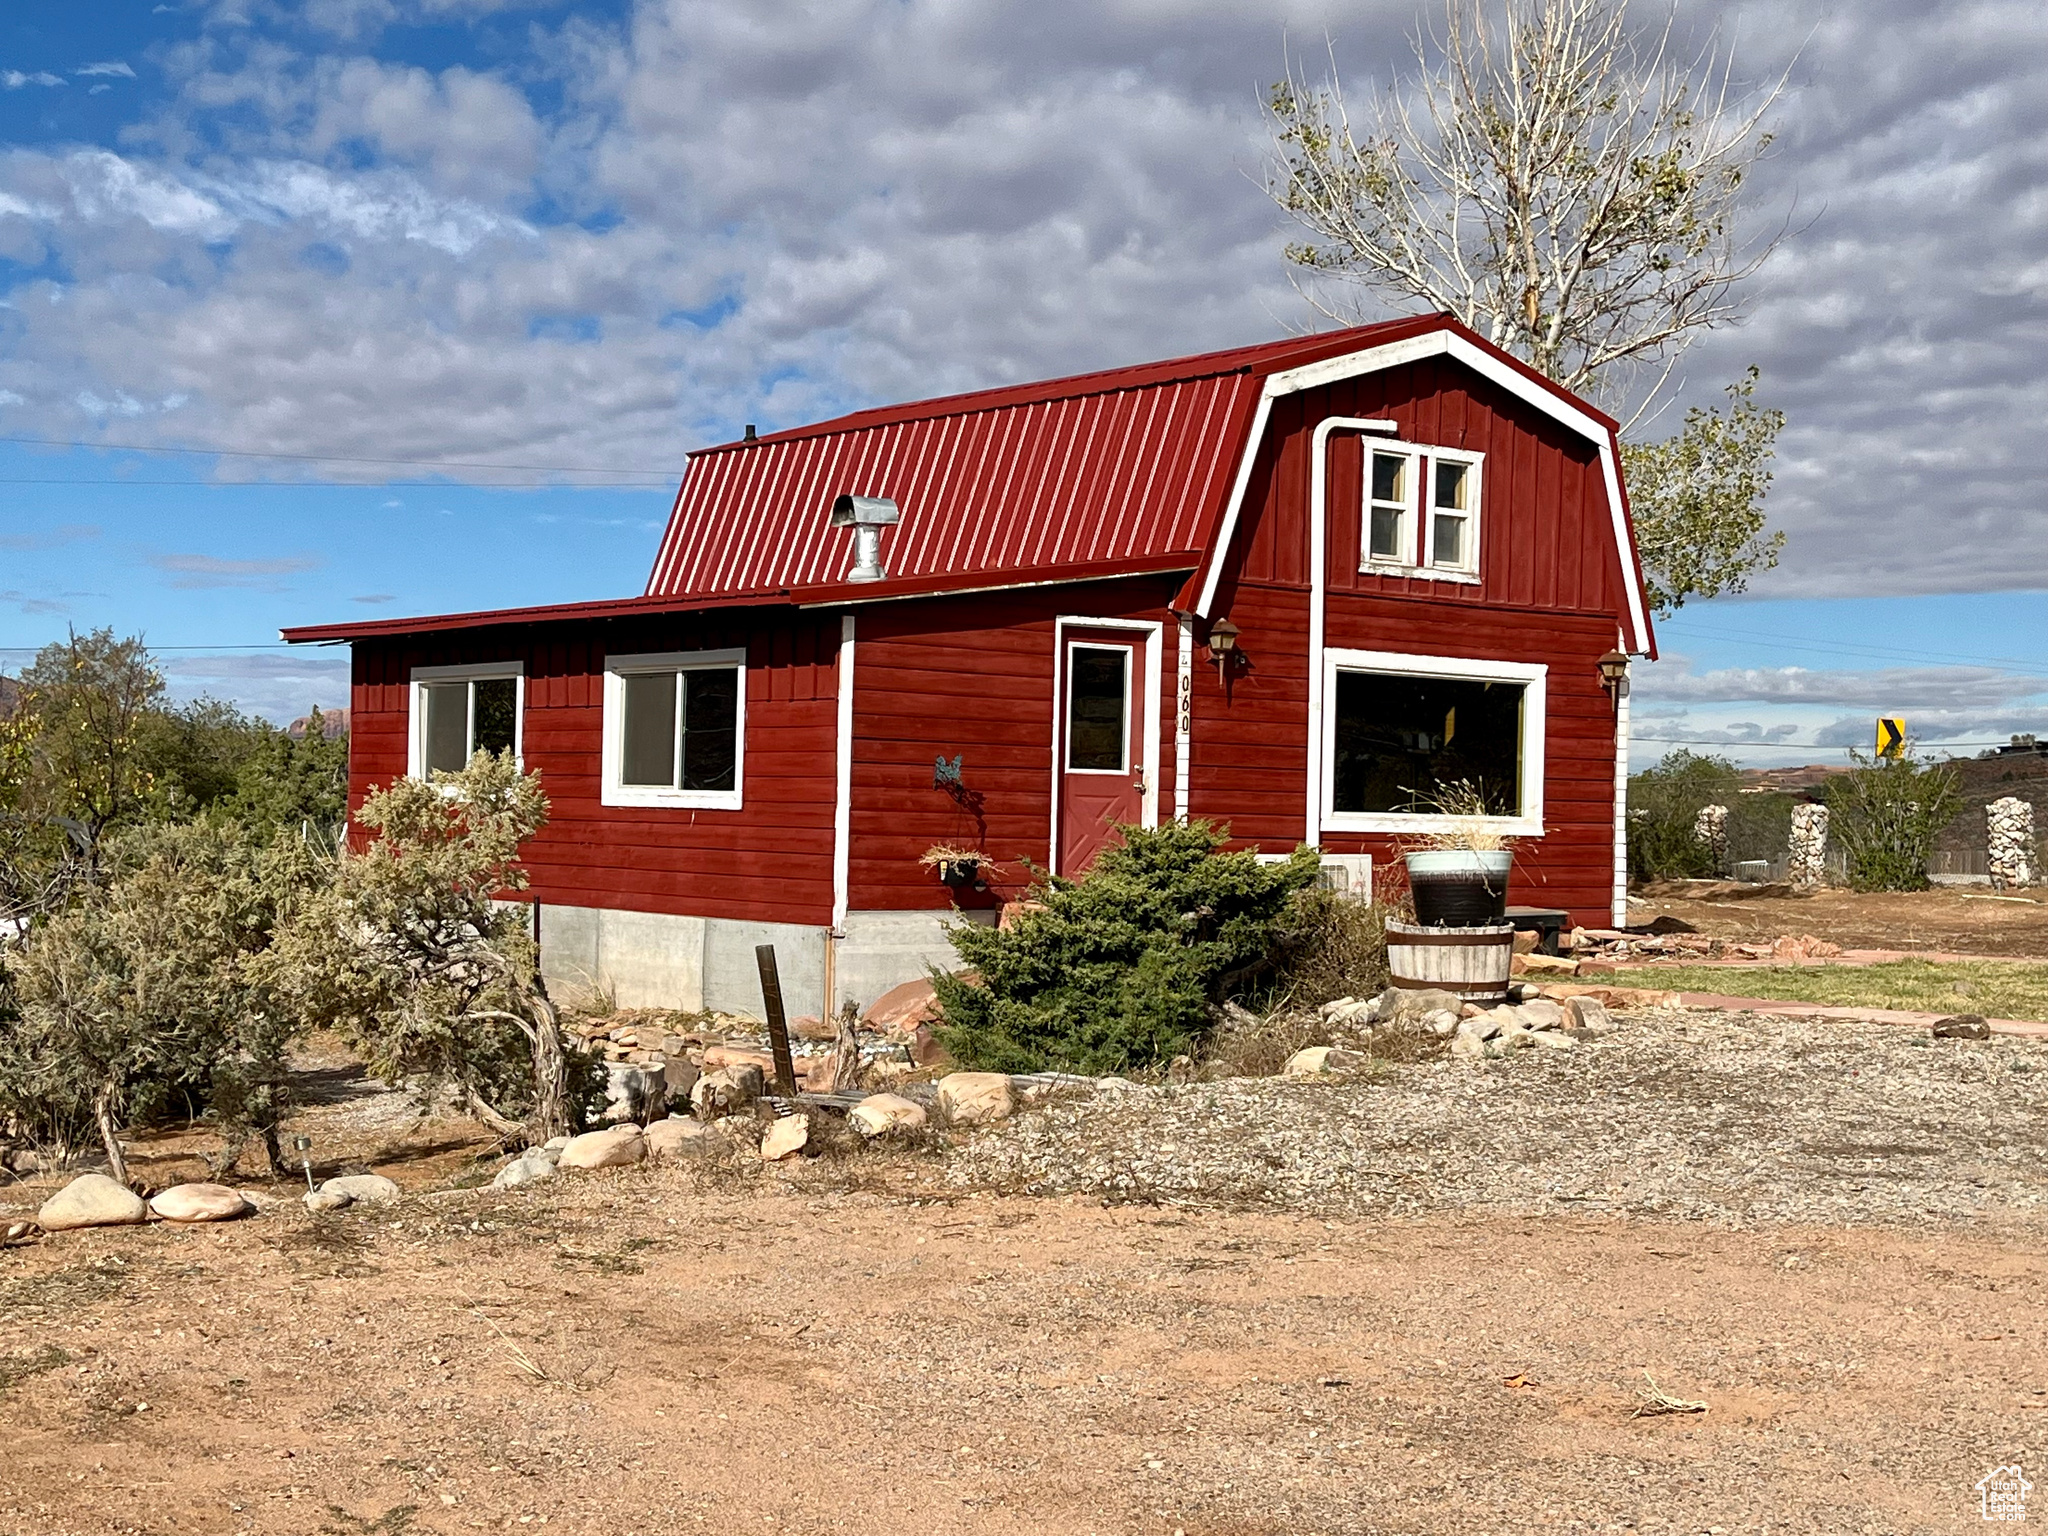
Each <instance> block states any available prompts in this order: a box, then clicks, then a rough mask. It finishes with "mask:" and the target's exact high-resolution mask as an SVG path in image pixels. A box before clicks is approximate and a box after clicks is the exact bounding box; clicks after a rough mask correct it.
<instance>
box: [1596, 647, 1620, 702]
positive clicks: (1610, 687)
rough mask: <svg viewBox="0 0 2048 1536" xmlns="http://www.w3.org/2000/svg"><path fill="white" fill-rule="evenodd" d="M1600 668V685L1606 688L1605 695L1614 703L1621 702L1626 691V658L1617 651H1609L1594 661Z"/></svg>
mask: <svg viewBox="0 0 2048 1536" xmlns="http://www.w3.org/2000/svg"><path fill="white" fill-rule="evenodd" d="M1596 665H1597V666H1598V667H1599V668H1600V686H1601V687H1602V688H1605V689H1606V690H1607V696H1608V697H1609V698H1610V699H1613V700H1614V701H1615V702H1616V703H1620V702H1621V697H1622V695H1623V694H1625V693H1627V692H1628V658H1627V657H1626V656H1624V655H1622V654H1621V652H1619V651H1609V652H1608V653H1607V654H1606V655H1605V656H1602V657H1601V658H1600V660H1599V661H1598V662H1597V663H1596Z"/></svg>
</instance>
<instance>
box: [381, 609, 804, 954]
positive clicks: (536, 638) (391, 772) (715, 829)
mask: <svg viewBox="0 0 2048 1536" xmlns="http://www.w3.org/2000/svg"><path fill="white" fill-rule="evenodd" d="M742 646H744V647H745V649H746V652H747V741H746V772H745V784H744V793H743V800H742V805H741V808H740V809H739V810H737V811H724V810H686V809H674V810H669V809H658V810H649V809H641V808H632V807H621V806H607V805H604V804H603V803H602V802H601V784H600V772H601V762H602V743H603V734H604V720H603V700H604V658H605V656H606V655H607V654H613V655H625V654H638V653H645V652H653V651H688V650H719V649H725V648H733V649H737V648H739V647H742ZM838 647H839V620H838V617H837V616H836V615H829V616H827V615H814V614H803V615H798V616H791V615H789V614H788V613H780V614H776V615H773V616H768V615H746V616H741V617H737V618H735V617H721V616H716V615H705V616H701V617H696V616H679V617H677V618H675V619H657V620H636V621H631V622H618V621H612V622H607V623H573V622H571V623H564V624H549V625H528V626H520V627H507V628H505V629H484V630H465V631H461V632H458V633H453V634H447V635H423V636H419V637H415V638H411V639H407V640H401V641H389V642H387V641H359V642H357V644H356V647H355V651H356V657H355V667H354V682H353V687H352V708H353V710H354V715H353V717H352V725H353V739H352V743H351V752H350V762H349V800H350V806H351V808H353V807H354V806H356V805H358V804H360V803H361V800H362V796H363V794H364V793H365V792H366V791H367V790H368V789H369V788H370V787H371V786H372V785H375V784H383V783H388V782H390V781H391V780H392V779H394V778H398V777H402V776H403V775H404V773H405V771H406V747H407V739H408V738H407V731H408V724H407V709H408V705H409V697H410V689H409V680H410V677H411V673H412V669H413V668H414V667H416V666H447V665H460V664H468V663H473V662H486V661H508V660H517V661H520V662H522V663H523V664H524V665H525V668H526V706H525V708H526V713H525V720H524V724H523V728H522V729H523V740H522V745H523V749H524V759H525V764H526V766H527V767H528V768H529V769H534V770H538V771H539V773H540V776H541V787H542V789H543V790H545V791H546V793H547V796H548V800H549V803H550V812H549V817H548V824H547V826H545V827H544V828H542V830H541V832H540V834H539V835H538V836H537V837H535V838H534V839H533V841H532V842H531V843H529V844H528V845H527V850H526V857H525V862H526V865H527V868H528V870H529V872H530V874H531V876H532V881H533V887H532V890H533V894H534V896H535V897H537V898H538V899H539V900H541V901H542V902H546V903H551V904H560V905H566V906H579V907H606V908H613V909H618V910H625V911H636V912H663V913H673V914H679V915H687V916H697V917H718V918H732V919H738V920H748V921H759V922H782V923H815V924H818V925H819V926H823V925H825V924H827V923H829V922H830V921H831V917H832V813H833V804H834V795H835V779H834V742H835V731H836V724H837V699H838Z"/></svg>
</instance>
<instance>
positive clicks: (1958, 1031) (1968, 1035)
mask: <svg viewBox="0 0 2048 1536" xmlns="http://www.w3.org/2000/svg"><path fill="white" fill-rule="evenodd" d="M1934 1038H1935V1039H1937V1040H1989V1039H1990V1038H1991V1026H1990V1025H1989V1024H1987V1023H1986V1022H1985V1021H1984V1016H1983V1015H1982V1014H1981V1013H1959V1014H1956V1015H1955V1016H1954V1017H1953V1018H1947V1019H1943V1020H1941V1021H1940V1022H1939V1023H1937V1024H1936V1025H1935V1026H1934Z"/></svg>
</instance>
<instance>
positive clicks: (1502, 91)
mask: <svg viewBox="0 0 2048 1536" xmlns="http://www.w3.org/2000/svg"><path fill="white" fill-rule="evenodd" d="M1663 15H1664V20H1663V23H1662V26H1661V27H1660V28H1653V29H1650V30H1648V31H1645V30H1641V29H1638V28H1636V27H1633V26H1631V25H1630V23H1629V19H1628V7H1627V4H1626V0H1446V4H1445V9H1444V21H1443V26H1442V30H1441V32H1440V33H1432V34H1430V35H1429V36H1427V37H1422V36H1418V37H1417V38H1416V40H1415V55H1416V62H1417V68H1416V71H1415V72H1414V74H1413V75H1412V76H1411V77H1410V78H1408V79H1405V80H1397V81H1395V82H1392V83H1391V84H1390V85H1389V86H1388V87H1387V88H1386V89H1385V90H1384V91H1382V92H1381V93H1380V94H1379V95H1378V96H1377V97H1376V98H1375V99H1374V100H1373V101H1372V103H1371V104H1370V105H1369V106H1368V107H1367V108H1366V109H1365V112H1364V113H1363V116H1362V118H1361V119H1360V120H1354V118H1353V116H1352V112H1351V109H1350V106H1349V105H1348V104H1347V102H1346V99H1345V95H1344V91H1343V87H1342V84H1341V82H1340V81H1339V80H1338V79H1337V78H1336V75H1335V73H1334V71H1333V72H1332V74H1331V76H1330V77H1329V79H1328V80H1327V81H1326V82H1325V83H1323V84H1320V85H1316V84H1311V83H1309V82H1306V81H1304V80H1301V79H1298V78H1296V77H1295V76H1293V75H1292V74H1290V76H1289V78H1288V79H1287V80H1285V81H1283V82H1282V83H1280V84H1279V85H1276V86H1275V87H1274V88H1273V90H1272V92H1271V95H1270V97H1269V100H1268V104H1267V105H1268V112H1269V116H1270V120H1271V127H1272V133H1273V145H1274V155H1273V159H1272V164H1271V168H1270V171H1269V175H1268V187H1269V190H1270V191H1271V193H1272V195H1273V197H1274V199H1275V200H1276V201H1277V202H1278V203H1279V204H1280V206H1281V207H1282V208H1284V209H1285V210H1286V211H1287V212H1288V213H1289V214H1290V215H1291V216H1292V217H1293V218H1294V219H1295V220H1296V221H1297V223H1299V224H1300V225H1301V226H1302V227H1303V229H1304V231H1305V238H1303V239H1300V240H1298V241H1295V242H1293V243H1291V244H1289V245H1288V246H1287V247H1286V250H1285V255H1286V258H1287V260H1288V261H1289V262H1290V263H1292V264H1293V265H1294V267H1295V268H1296V270H1297V272H1298V273H1300V274H1301V276H1302V277H1303V279H1304V280H1305V288H1304V291H1305V293H1306V296H1307V297H1308V298H1309V300H1310V301H1311V302H1312V303H1314V304H1315V305H1316V306H1317V307H1318V308H1320V309H1321V310H1323V312H1324V313H1326V314H1328V315H1330V316H1332V317H1333V318H1337V319H1341V320H1346V321H1350V320H1356V319H1360V318H1364V317H1365V315H1366V313H1367V312H1368V311H1369V310H1370V309H1372V308H1376V307H1378V306H1382V305H1391V306H1393V307H1395V308H1409V307H1415V306H1420V307H1422V308H1426V309H1430V310H1441V311H1448V312H1449V313H1451V314H1453V315H1455V316H1457V318H1458V319H1459V320H1461V321H1463V322H1464V323H1465V324H1466V325H1468V326H1470V327H1471V328H1472V329H1473V330H1475V331H1478V332H1479V333H1480V334H1481V335H1483V336H1486V337H1487V338H1488V339H1490V340H1491V341H1492V342H1493V343H1494V344H1495V345H1497V346H1500V347H1502V348H1504V349H1505V350H1507V351H1509V352H1511V353H1513V354H1514V355H1515V356H1517V357H1519V358H1521V359H1523V360H1524V361H1525V362H1527V363H1528V364H1529V365H1530V366H1531V367H1533V368H1535V369H1537V370H1538V371H1539V372H1541V373H1543V374H1545V375H1547V376H1548V377H1550V378H1552V379H1555V380H1557V381H1558V382H1559V383H1561V384H1563V385H1564V386H1565V387H1566V388H1568V389H1572V390H1576V391H1578V392H1579V393H1581V394H1585V395H1588V396H1592V397H1594V398H1602V399H1606V400H1608V401H1609V402H1610V403H1612V404H1614V405H1616V406H1618V407H1620V406H1624V405H1625V403H1633V404H1634V405H1635V407H1636V410H1635V418H1634V419H1640V418H1641V416H1642V414H1643V413H1644V412H1645V411H1646V410H1647V409H1648V408H1649V407H1650V406H1652V405H1653V404H1654V402H1655V400H1656V397H1657V394H1658V393H1659V390H1660V389H1661V387H1662V385H1663V384H1664V382H1665V381H1666V380H1668V379H1669V378H1670V376H1671V372H1672V370H1673V368H1674V367H1675V366H1676V364H1677V362H1678V360H1679V358H1680V357H1681V356H1682V355H1683V353H1684V352H1685V350H1686V348H1687V347H1688V346H1689V345H1690V343H1691V342H1692V341H1693V340H1694V339H1696V338H1697V337H1698V336H1699V335H1700V334H1701V333H1702V332H1704V331H1707V330H1709V329H1712V328H1713V327H1716V326H1720V325H1726V324H1730V323H1733V322H1734V321H1735V320H1737V319H1738V318H1739V317H1740V314H1741V308H1742V306H1741V299H1740V295H1741V290H1742V286H1743V283H1744V280H1745V279H1746V278H1748V277H1749V276H1750V275H1751V274H1752V273H1754V272H1755V271H1756V269H1757V268H1758V267H1759V266H1760V265H1761V264H1762V262H1763V261H1764V260H1765V259H1766V258H1767V257H1768V256H1769V255H1770V253H1771V251H1772V249H1773V248H1774V245H1775V240H1773V239H1765V240H1764V241H1762V242H1760V243H1758V244H1755V245H1745V243H1744V242H1743V241H1742V240H1741V239H1740V238H1739V237H1738V234H1737V229H1738V225H1739V223H1740V213H1741V209H1742V199H1743V196H1744V192H1745V189H1746V187H1747V185H1748V182H1749V173H1750V171H1751V170H1752V168H1753V167H1754V166H1755V164H1756V163H1757V161H1758V160H1759V159H1760V158H1761V157H1762V155H1763V154H1764V153H1765V151H1766V150H1767V149H1768V148H1769V146H1770V143H1771V134H1770V133H1769V132H1768V131H1767V130H1766V128H1765V126H1764V123H1765V119H1766V118H1767V116H1768V115H1769V113H1770V110H1771V108H1772V106H1773V104H1774V103H1775V101H1776V99H1777V96H1778V92H1779V90H1781V89H1782V87H1783V80H1782V79H1780V81H1779V82H1778V84H1777V85H1776V86H1774V87H1772V88H1769V89H1766V90H1763V91H1761V92H1757V93H1754V94H1751V95H1747V96H1744V95H1742V94H1741V93H1739V92H1737V91H1735V90H1734V89H1733V82H1732V80H1731V75H1730V65H1729V62H1728V60H1727V58H1726V57H1725V56H1717V55H1716V54H1715V53H1714V52H1712V51H1708V52H1705V53H1701V54H1698V55H1695V56H1691V57H1686V56H1683V55H1682V54H1681V53H1680V51H1679V50H1677V49H1676V48H1674V46H1673V42H1674V39H1673V37H1672V32H1671V28H1672V22H1673V16H1674V13H1671V12H1669V11H1668V10H1667V11H1666V12H1664V13H1663ZM1754 380H1755V375H1754V371H1753V370H1752V372H1751V374H1750V376H1749V379H1748V380H1747V381H1746V382H1745V383H1743V384H1738V385H1736V386H1734V390H1733V393H1734V394H1735V396H1736V400H1735V410H1734V411H1733V412H1732V413H1731V415H1730V416H1729V417H1727V418H1721V417H1719V416H1718V414H1717V413H1714V412H1706V413H1694V415H1692V416H1689V417H1688V418H1687V423H1686V429H1685V430H1684V431H1683V432H1681V433H1679V434H1678V435H1677V436H1676V437H1674V438H1672V439H1671V440H1670V441H1668V442H1664V443H1645V444H1640V445H1637V446H1636V447H1635V448H1634V449H1632V450H1631V452H1630V454H1629V468H1630V470H1631V472H1632V478H1631V488H1632V490H1634V491H1635V505H1636V508H1637V519H1638V527H1639V530H1640V531H1641V532H1642V533H1643V534H1644V535H1645V537H1644V539H1643V557H1644V562H1645V564H1646V566H1647V567H1648V568H1649V575H1650V584H1651V587H1652V589H1653V594H1654V601H1655V603H1656V605H1657V607H1658V608H1659V610H1660V611H1669V610H1670V609H1672V608H1676V607H1677V606H1678V605H1679V604H1680V603H1682V602H1684V601H1685V599H1686V598H1688V597H1711V596H1713V595H1715V594H1716V593H1719V592H1734V591H1740V590H1742V585H1743V582H1744V580H1745V579H1746V578H1747V576H1748V575H1750V574H1751V573H1753V572H1755V571H1756V570H1759V569H1763V568H1767V567H1768V566H1770V565H1772V564H1774V563H1775V562H1776V558H1777V552H1778V548H1779V545H1780V543H1781V542H1782V540H1781V539H1779V538H1776V537H1766V536H1764V534H1763V521H1762V512H1761V501H1762V497H1763V492H1764V488H1765V487H1766V486H1768V484H1769V482H1770V474H1769V464H1770V458H1771V451H1772V447H1773V444H1774V442H1775V439H1776V437H1777V433H1778V429H1779V427H1780V426H1781V425H1782V422H1783V417H1782V416H1781V415H1780V414H1779V413H1777V412H1775V411H1762V410H1759V409H1758V408H1756V407H1755V405H1754V403H1753V401H1752V400H1751V398H1750V392H1751V389H1752V388H1753V385H1754ZM1623 414H1626V412H1625V410H1624V412H1623ZM1638 471H1639V472H1640V473H1641V474H1642V475H1643V476H1644V477H1645V479H1644V481H1643V483H1642V485H1641V486H1640V487H1638V486H1637V485H1636V482H1635V480H1634V478H1633V475H1634V473H1635V472H1638Z"/></svg>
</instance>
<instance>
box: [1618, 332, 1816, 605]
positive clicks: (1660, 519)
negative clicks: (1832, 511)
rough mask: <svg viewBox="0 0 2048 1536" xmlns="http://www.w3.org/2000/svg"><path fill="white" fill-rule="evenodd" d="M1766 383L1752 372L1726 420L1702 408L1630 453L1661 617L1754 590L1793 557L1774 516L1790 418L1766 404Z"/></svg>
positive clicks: (1626, 447) (1649, 579) (1651, 591)
mask: <svg viewBox="0 0 2048 1536" xmlns="http://www.w3.org/2000/svg"><path fill="white" fill-rule="evenodd" d="M1756 381H1757V371H1756V369H1754V368H1751V369H1750V370H1749V372H1748V373H1746V374H1745V375H1744V376H1743V379H1742V382H1741V383H1739V384H1731V385H1729V386H1728V411H1727V414H1725V415H1723V414H1722V412H1721V410H1720V409H1719V408H1718V407H1716V408H1714V409H1711V410H1707V409H1702V408H1701V407H1699V406H1694V407H1693V408H1692V409H1691V410H1689V411H1687V412H1686V413H1685V427H1684V429H1683V430H1682V431H1680V432H1679V433H1677V434H1676V435H1675V436H1672V437H1668V438H1665V439H1664V440H1663V441H1662V442H1650V443H1625V444H1623V445H1622V450H1621V458H1622V463H1623V465H1624V466H1625V467H1626V469H1627V472H1628V492H1629V508H1630V511H1631V512H1632V513H1633V514H1634V517H1635V526H1636V546H1637V548H1638V549H1639V550H1640V551H1641V553H1642V557H1643V576H1644V580H1645V583H1646V585H1647V587H1648V592H1647V594H1646V595H1647V596H1648V598H1649V600H1650V605H1651V607H1653V608H1654V609H1656V611H1657V612H1658V613H1659V614H1668V613H1670V612H1672V611H1673V610H1674V609H1677V608H1681V607H1683V606H1684V605H1685V602H1686V600H1687V599H1688V598H1706V597H1719V596H1721V595H1722V594H1723V593H1727V592H1741V591H1743V590H1745V589H1746V588H1747V587H1748V585H1749V578H1750V577H1751V576H1752V575H1754V574H1755V573H1756V572H1758V571H1767V570H1770V569H1771V568H1772V567H1773V566H1775V565H1776V564H1777V563H1778V554H1779V551H1781V550H1782V549H1784V547H1785V535H1784V532H1783V531H1782V530H1780V531H1777V532H1766V531H1765V525H1766V519H1765V516H1764V493H1765V492H1766V491H1768V490H1769V489H1770V485H1771V461H1772V459H1773V458H1774V457H1775V456H1776V454H1777V443H1778V433H1779V432H1780V431H1781V430H1782V429H1783V428H1784V425H1785V413H1784V412H1783V411H1774V410H1766V409H1764V408H1763V407H1762V406H1760V405H1758V404H1757V403H1756Z"/></svg>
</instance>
